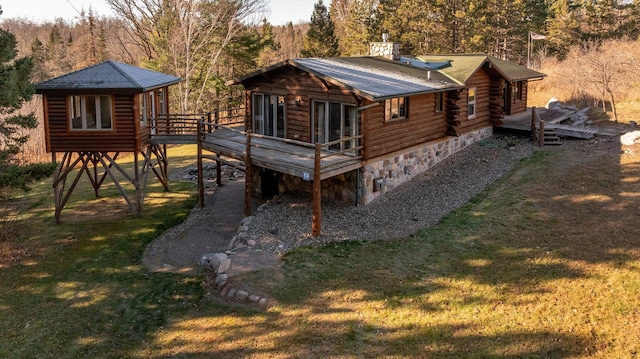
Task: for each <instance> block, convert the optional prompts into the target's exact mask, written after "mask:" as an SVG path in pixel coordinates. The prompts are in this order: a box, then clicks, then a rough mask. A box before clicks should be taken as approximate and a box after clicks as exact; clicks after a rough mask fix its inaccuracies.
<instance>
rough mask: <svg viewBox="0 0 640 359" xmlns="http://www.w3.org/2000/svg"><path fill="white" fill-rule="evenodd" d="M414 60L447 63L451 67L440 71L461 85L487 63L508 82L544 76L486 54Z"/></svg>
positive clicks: (433, 56) (429, 56)
mask: <svg viewBox="0 0 640 359" xmlns="http://www.w3.org/2000/svg"><path fill="white" fill-rule="evenodd" d="M416 58H417V59H419V60H421V61H424V62H449V63H450V64H451V66H450V67H444V68H441V69H440V71H441V72H442V73H444V74H446V75H448V76H450V77H451V78H452V79H454V80H456V81H458V82H460V83H462V84H464V83H466V82H467V80H469V78H470V77H471V76H473V74H475V73H476V72H477V71H478V70H479V69H480V67H482V66H483V65H484V64H485V63H487V62H488V63H489V64H491V66H492V67H493V68H494V69H496V71H498V72H499V73H500V74H501V75H502V76H503V77H504V78H505V79H506V80H507V81H510V82H514V81H521V80H529V79H540V78H543V77H544V76H546V75H545V74H543V73H541V72H538V71H534V70H531V69H528V68H526V67H525V66H521V65H518V64H514V63H512V62H508V61H504V60H501V59H499V58H497V57H494V56H489V55H486V54H450V55H422V56H416Z"/></svg>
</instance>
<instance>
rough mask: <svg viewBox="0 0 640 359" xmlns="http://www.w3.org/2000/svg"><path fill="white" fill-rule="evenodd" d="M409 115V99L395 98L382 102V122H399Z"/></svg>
mask: <svg viewBox="0 0 640 359" xmlns="http://www.w3.org/2000/svg"><path fill="white" fill-rule="evenodd" d="M408 115H409V98H408V97H396V98H390V99H386V100H384V121H385V122H387V121H393V120H401V119H404V118H407V117H408Z"/></svg>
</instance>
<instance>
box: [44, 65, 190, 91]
mask: <svg viewBox="0 0 640 359" xmlns="http://www.w3.org/2000/svg"><path fill="white" fill-rule="evenodd" d="M180 81H181V80H180V78H179V77H176V76H172V75H167V74H163V73H160V72H156V71H152V70H147V69H142V68H140V67H136V66H132V65H128V64H124V63H121V62H117V61H113V60H107V61H104V62H101V63H99V64H96V65H93V66H89V67H86V68H84V69H80V70H77V71H74V72H71V73H68V74H66V75H62V76H59V77H56V78H53V79H50V80H47V81H43V82H40V83H38V84H36V85H35V89H36V93H44V92H49V91H54V90H76V91H100V92H105V91H111V90H113V91H117V90H129V91H132V92H145V91H149V90H153V89H156V88H160V87H164V86H169V85H173V84H176V83H178V82H180Z"/></svg>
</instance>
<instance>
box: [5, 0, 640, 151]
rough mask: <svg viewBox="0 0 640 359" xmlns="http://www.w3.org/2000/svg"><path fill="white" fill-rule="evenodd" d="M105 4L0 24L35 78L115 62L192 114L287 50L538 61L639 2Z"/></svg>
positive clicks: (568, 49) (632, 12) (633, 26)
mask: <svg viewBox="0 0 640 359" xmlns="http://www.w3.org/2000/svg"><path fill="white" fill-rule="evenodd" d="M105 1H106V2H107V3H108V4H109V5H110V6H111V8H112V10H113V12H114V14H115V16H113V17H105V16H101V15H100V14H97V13H95V12H93V11H92V10H91V9H89V10H88V11H86V12H85V11H82V12H81V13H80V14H79V16H78V17H76V19H74V20H70V21H65V20H62V19H58V20H56V21H54V22H49V23H44V24H38V23H33V22H30V21H27V20H24V19H3V20H2V25H1V27H2V29H3V30H5V31H7V32H10V33H12V34H14V35H15V38H16V50H17V53H18V54H20V56H25V57H28V58H30V60H31V61H32V63H33V69H32V72H31V80H32V81H33V82H39V81H43V80H46V79H49V78H52V77H55V76H59V75H62V74H64V73H68V72H70V71H73V70H77V69H79V68H82V67H85V66H88V65H91V64H95V63H98V62H100V61H103V60H106V59H113V60H116V61H121V62H125V63H129V64H133V65H137V66H142V67H146V68H150V69H153V70H157V71H161V72H165V73H170V74H173V75H176V76H179V77H181V78H182V79H183V80H184V81H183V82H181V83H180V84H179V85H178V88H177V89H176V90H174V91H172V92H171V94H170V95H171V104H172V106H173V108H172V109H171V110H172V112H178V113H199V112H207V111H212V110H213V109H216V108H221V107H226V106H233V105H237V104H238V103H237V98H238V97H239V95H240V94H241V93H242V92H241V91H238V89H234V88H232V87H230V86H228V85H227V84H228V82H229V80H230V79H233V78H237V77H239V76H242V75H244V74H246V73H249V72H251V71H254V70H256V69H258V68H262V67H265V66H268V65H270V64H273V63H276V62H279V61H282V60H284V59H287V58H295V57H301V56H302V57H314V56H322V57H331V56H352V55H365V54H367V52H368V44H369V42H371V41H380V40H381V34H382V33H388V34H389V39H390V41H394V42H398V43H400V45H401V52H402V53H405V54H429V53H433V54H442V53H461V52H466V53H471V52H483V53H487V54H491V55H495V56H498V57H501V58H504V59H506V60H510V61H513V62H517V63H521V64H524V63H526V59H527V55H528V53H529V51H528V46H529V44H530V37H529V36H530V33H531V32H533V33H536V34H541V35H544V36H546V40H545V41H534V42H533V44H534V48H535V52H534V54H535V57H536V58H546V57H549V56H553V57H556V58H559V59H564V58H566V57H567V56H568V55H569V54H571V53H572V51H573V53H576V52H575V50H572V46H580V45H581V44H586V43H590V44H596V45H592V46H596V47H597V44H598V43H599V42H600V41H603V40H616V39H617V40H636V39H637V38H638V35H639V31H640V30H639V26H638V25H639V24H638V19H639V15H640V5H639V4H638V2H637V1H635V0H633V1H631V0H555V1H550V0H511V1H506V0H333V1H332V2H331V4H330V6H327V5H325V4H324V3H323V1H322V0H318V1H317V3H316V4H315V5H314V10H313V12H312V13H311V14H309V20H310V21H309V23H305V24H292V23H288V24H286V25H284V26H273V25H271V24H270V23H269V22H268V21H267V20H266V19H265V17H264V15H265V13H266V12H265V11H266V6H267V1H266V0H241V1H237V0H157V1H148V0H105ZM539 62H540V61H538V63H539ZM233 101H236V102H233ZM5 146H6V144H5Z"/></svg>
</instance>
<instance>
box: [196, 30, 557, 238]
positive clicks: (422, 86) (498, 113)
mask: <svg viewBox="0 0 640 359" xmlns="http://www.w3.org/2000/svg"><path fill="white" fill-rule="evenodd" d="M370 48H371V55H370V56H366V57H349V58H329V59H318V58H304V59H292V60H287V61H284V62H281V63H278V64H275V65H272V66H270V67H267V68H265V69H263V70H260V71H257V72H254V73H251V74H249V75H246V76H244V77H241V78H239V79H237V80H234V81H232V82H231V84H241V85H243V86H244V88H245V90H246V95H245V105H246V119H245V123H244V127H245V129H246V130H247V132H248V133H250V135H248V136H246V137H247V140H246V141H245V142H246V147H244V146H238V144H239V143H243V141H244V140H243V139H242V136H240V137H238V136H237V134H236V141H235V145H234V144H233V143H232V142H234V141H229V139H230V137H229V136H226V135H225V132H223V131H216V133H217V134H214V135H212V136H211V137H210V138H207V139H205V142H204V143H203V146H202V148H203V149H204V150H208V151H211V152H214V153H216V154H217V155H218V156H219V155H223V156H229V157H235V158H238V159H243V160H244V161H245V163H246V164H247V165H246V171H247V185H248V186H249V187H248V188H247V192H246V198H245V201H247V198H248V197H249V196H250V195H251V194H261V195H262V196H263V197H271V196H273V195H276V194H280V193H283V192H287V191H307V192H312V193H313V201H314V205H313V207H314V209H313V235H316V236H317V235H319V234H320V213H321V210H320V201H321V197H330V198H339V199H341V200H345V201H354V202H355V203H357V204H367V203H370V202H371V201H373V200H375V199H376V198H378V197H379V196H381V195H383V194H384V193H386V192H388V191H391V190H393V189H394V188H396V187H397V186H399V185H400V184H402V183H405V182H407V181H409V180H410V179H411V178H413V177H414V176H416V175H417V174H419V173H422V172H424V171H426V170H427V169H429V168H431V167H432V166H434V165H435V164H437V163H438V162H440V161H441V160H443V159H445V158H447V157H448V156H450V155H451V154H453V153H455V152H457V151H459V150H461V149H463V148H465V147H466V146H468V145H470V144H472V143H474V142H477V141H479V140H482V139H485V138H488V137H490V136H491V135H492V134H493V127H492V124H495V123H499V122H500V120H501V119H502V118H503V117H504V115H505V113H507V114H514V113H516V112H522V111H525V110H526V96H527V92H526V89H527V82H528V81H531V80H537V79H541V78H542V77H543V76H544V75H543V74H541V73H539V72H536V71H533V70H529V69H527V68H525V67H522V66H519V65H516V64H511V63H508V62H506V61H502V60H500V59H497V58H495V57H491V56H487V55H482V54H474V55H447V56H411V57H408V56H400V55H399V51H398V49H399V45H398V44H394V43H388V42H382V43H372V44H371V45H370ZM227 135H231V133H230V132H227ZM245 135H246V134H245ZM277 140H279V142H278V141H277ZM249 141H259V142H260V143H254V145H251V144H250V143H249ZM234 146H235V147H234ZM285 147H289V149H287V150H285ZM245 205H246V202H245ZM245 208H247V207H245Z"/></svg>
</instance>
